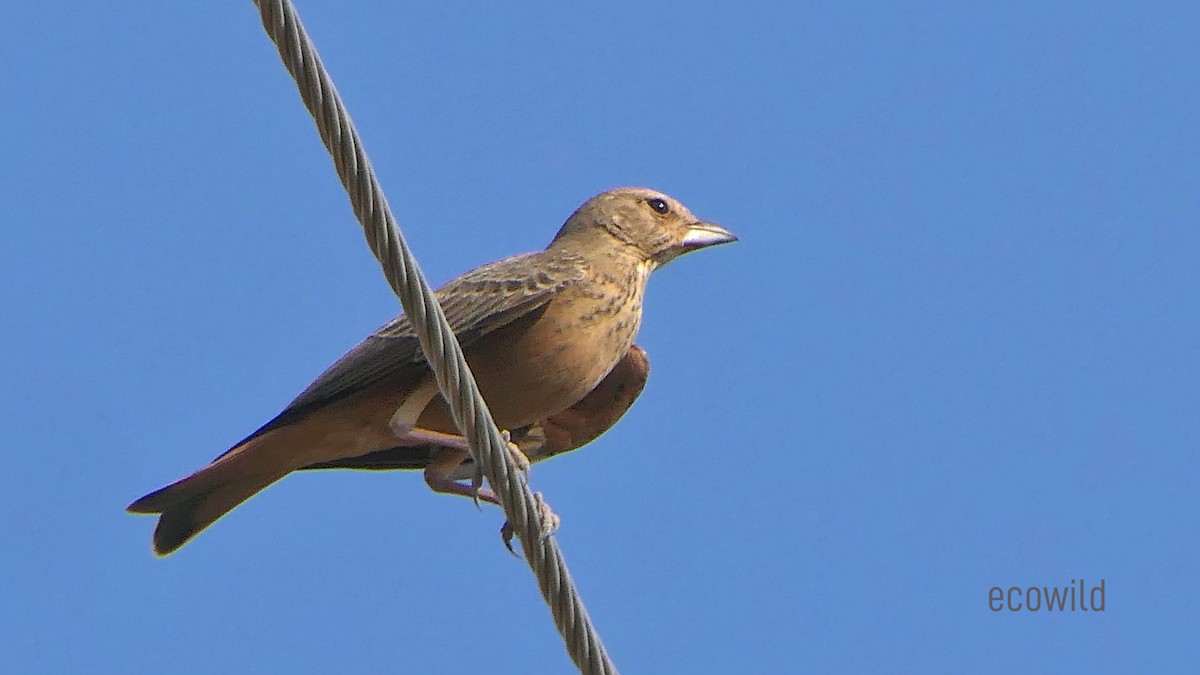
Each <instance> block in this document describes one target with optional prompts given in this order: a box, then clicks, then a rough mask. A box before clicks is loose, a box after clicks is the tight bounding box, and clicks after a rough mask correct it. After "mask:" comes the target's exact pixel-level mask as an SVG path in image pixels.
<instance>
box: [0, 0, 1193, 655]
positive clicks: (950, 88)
mask: <svg viewBox="0 0 1200 675" xmlns="http://www.w3.org/2000/svg"><path fill="white" fill-rule="evenodd" d="M334 5H335V3H317V2H303V3H301V5H300V11H301V13H302V16H303V17H304V19H305V22H306V24H307V25H308V28H309V30H310V31H311V33H312V34H313V36H314V38H315V40H316V41H317V44H318V46H319V48H320V50H321V53H322V56H323V58H324V60H325V62H326V64H327V65H328V66H329V68H330V69H331V70H332V72H333V74H334V77H335V79H336V81H337V84H338V87H339V89H340V90H341V92H342V94H343V96H344V98H345V99H346V101H347V103H348V105H349V106H350V108H351V110H352V113H353V115H354V118H355V120H356V122H357V123H358V125H359V128H360V131H361V132H362V135H363V137H364V139H365V141H366V143H367V147H368V150H369V152H370V154H371V156H372V158H373V160H374V162H375V165H376V168H377V169H378V172H379V175H380V177H381V179H382V181H383V183H384V185H385V186H386V187H387V189H388V195H389V197H390V199H391V201H392V204H393V207H394V209H395V212H396V214H397V216H398V217H399V219H400V221H401V224H402V226H403V227H404V230H405V233H406V235H407V236H408V238H409V241H410V243H411V244H412V246H413V248H414V250H415V251H416V253H417V255H418V257H419V259H420V260H421V262H422V264H423V266H424V269H425V271H426V273H427V274H428V276H429V277H430V279H431V281H433V282H434V283H441V282H444V281H446V280H448V279H450V278H451V277H453V276H454V275H456V274H458V273H460V272H462V271H464V270H466V269H468V268H471V267H474V266H476V265H478V264H481V263H484V262H487V261H489V260H493V259H496V258H499V257H502V256H505V255H509V254H514V253H519V252H524V251H528V250H535V249H538V248H541V247H542V246H544V245H545V243H546V242H547V241H548V240H549V238H550V237H551V235H552V234H553V233H554V232H555V230H556V229H557V227H558V226H559V225H560V224H561V222H562V220H563V219H564V218H565V217H566V216H567V215H568V214H570V212H571V211H572V210H573V209H574V208H575V207H576V206H577V205H578V204H579V203H581V202H582V201H583V200H584V199H586V198H587V197H589V196H591V195H592V194H594V193H596V192H599V191H601V190H604V189H607V188H610V187H615V186H619V185H646V186H651V187H655V188H658V189H661V190H663V191H666V192H668V193H669V194H671V195H673V196H675V197H677V198H679V199H680V200H682V201H683V202H684V203H685V204H687V205H689V206H690V207H691V208H692V210H693V211H694V212H696V213H697V214H699V215H701V216H703V217H706V218H708V219H711V220H714V221H717V222H720V223H722V224H724V225H726V226H728V227H729V228H730V229H732V230H734V231H735V232H737V233H738V234H739V235H740V236H741V238H742V240H741V242H739V243H738V244H736V245H733V246H727V247H722V248H719V249H714V250H712V251H705V252H702V253H699V254H696V255H694V256H689V257H688V258H685V259H683V260H680V261H678V262H677V263H675V264H673V265H671V267H669V268H668V269H666V270H664V271H663V272H661V273H659V274H656V275H655V278H654V279H652V281H651V285H650V290H649V294H648V298H647V308H646V309H647V313H646V318H645V321H644V325H643V329H642V332H641V335H640V336H639V343H640V344H642V345H643V346H645V348H646V349H647V350H648V351H649V353H650V358H651V361H652V363H653V374H652V376H651V381H650V384H649V386H648V388H647V389H646V391H645V393H644V395H643V396H642V398H641V399H640V400H639V401H638V403H637V405H636V406H635V407H634V409H633V410H632V411H631V412H630V414H629V415H628V416H627V417H626V418H625V419H624V420H623V421H622V422H621V423H620V424H619V425H618V426H617V428H616V429H614V430H613V431H612V432H611V433H609V434H608V435H606V436H604V437H603V438H602V439H600V440H599V441H597V442H596V443H595V444H593V445H592V446H590V447H588V448H585V449H583V450H581V451H579V452H577V453H574V454H572V455H568V456H565V457H561V458H557V459H555V460H553V461H551V462H548V463H544V464H540V465H538V466H536V467H535V469H534V472H533V481H534V487H535V488H536V489H540V490H542V491H544V492H545V494H546V495H547V497H548V499H549V501H550V503H551V504H552V505H553V506H554V507H555V509H556V510H557V512H558V513H559V514H560V515H561V516H562V518H563V528H562V531H561V533H560V535H559V542H560V543H561V545H562V547H563V549H564V551H565V553H566V555H567V559H568V561H569V562H570V565H571V568H572V571H573V573H574V574H575V577H576V579H577V581H578V582H579V584H580V587H581V589H582V592H583V594H584V598H585V599H586V601H587V603H588V606H589V608H590V610H591V612H592V615H593V617H594V619H595V621H596V623H597V625H598V626H599V628H600V630H601V633H602V635H603V637H604V639H605V642H606V644H607V645H608V647H609V648H610V650H611V652H612V654H613V656H614V658H615V660H616V662H617V664H618V665H619V666H620V667H621V668H622V669H623V670H624V671H625V672H629V673H669V672H681V673H682V672H713V673H717V672H780V673H782V672H795V671H799V670H804V671H809V672H872V671H873V672H895V671H908V672H921V673H928V672H954V673H957V672H971V671H974V672H1018V671H1019V672H1039V671H1041V672H1069V671H1080V672H1081V671H1084V670H1089V671H1094V672H1131V671H1140V672H1168V671H1172V670H1182V669H1183V668H1184V666H1185V665H1186V666H1190V667H1194V664H1195V663H1196V662H1197V661H1198V660H1200V648H1198V647H1197V644H1198V643H1197V641H1196V636H1197V634H1198V629H1200V609H1198V608H1200V599H1198V595H1200V583H1198V581H1197V574H1198V570H1200V541H1198V540H1200V537H1198V535H1200V509H1198V508H1197V483H1198V480H1200V463H1198V461H1197V446H1198V444H1200V415H1198V412H1200V354H1198V353H1197V350H1198V347H1200V301H1198V290H1200V264H1198V259H1200V131H1198V130H1200V123H1198V120H1200V117H1198V115H1200V78H1198V77H1197V73H1198V72H1200V10H1197V8H1196V5H1195V3H1185V2H1179V3H1132V2H1131V3H1105V2H1097V3H1071V4H1065V3H1047V2H1015V3H1014V2H1004V3H953V2H945V3H931V2H918V3H905V4H904V6H903V7H900V6H899V5H898V4H891V3H770V4H766V3H762V4H753V3H752V4H748V5H747V4H743V5H741V6H736V7H735V6H732V5H731V4H730V3H707V2H705V3H684V2H678V3H667V2H636V3H635V2H624V3H605V4H604V6H603V7H592V8H583V7H567V6H564V5H563V4H562V3H541V4H540V5H539V6H536V7H534V6H515V5H511V4H504V3H502V4H495V5H482V4H481V3H424V4H418V3H392V2H388V3H384V2H347V3H336V8H335V6H334ZM0 57H2V58H3V60H4V62H5V63H6V64H7V66H6V67H5V72H4V74H3V76H2V81H3V83H4V98H5V104H4V106H3V107H2V108H0V116H2V117H3V122H4V123H3V125H2V129H3V131H0V135H2V136H3V139H4V142H3V148H4V161H3V162H0V174H2V175H0V208H2V213H3V219H4V237H3V241H4V246H3V250H4V255H3V265H0V288H2V289H3V292H2V293H0V298H2V299H0V302H2V303H3V305H4V307H3V314H4V316H5V317H6V319H5V320H4V321H3V322H2V324H3V326H2V327H0V353H2V354H3V357H0V376H2V378H3V382H4V386H3V387H2V388H0V409H2V410H3V417H4V423H3V425H4V429H5V430H6V433H5V440H4V457H5V459H6V466H5V471H3V472H2V473H0V542H3V544H2V545H0V598H2V600H0V624H2V625H3V628H2V629H0V670H3V671H5V672H14V673H15V672H48V673H58V672H62V673H66V672H71V673H79V672H88V673H138V672H151V671H154V670H159V671H163V672H171V673H211V672H218V671H220V672H255V673H332V672H389V671H390V672H455V671H461V672H485V671H486V672H489V673H540V672H563V671H566V670H568V669H569V667H570V666H569V661H568V660H567V658H566V656H565V652H564V650H563V648H562V646H561V645H560V642H559V638H558V635H557V634H556V633H555V631H554V628H553V625H552V622H551V620H550V617H549V613H548V611H547V610H546V609H545V607H544V606H543V605H542V602H541V599H540V597H539V596H538V594H537V592H536V590H535V586H534V582H533V578H532V576H531V575H530V574H529V572H528V570H527V568H526V567H525V566H524V564H522V563H521V562H518V561H515V560H513V559H512V558H511V557H509V555H508V553H507V552H506V551H505V550H504V549H503V547H502V546H501V545H500V541H499V538H498V535H497V531H498V529H499V527H500V524H501V522H502V520H503V518H502V516H501V514H500V512H499V511H498V510H496V509H485V511H484V512H483V513H482V514H480V513H479V512H477V511H476V510H475V509H474V508H473V507H472V506H471V504H470V502H468V501H466V500H463V499H457V498H451V497H445V496H437V495H433V494H431V493H430V492H429V491H428V490H427V489H426V488H425V486H424V484H423V483H422V481H421V478H420V476H419V475H416V474H408V473H396V474H353V473H345V472H343V473H325V474H305V475H299V476H292V477H289V478H287V479H286V480H284V481H282V482H281V483H279V484H277V485H275V486H273V487H271V488H270V489H269V490H267V491H266V492H264V493H262V494H261V495H259V496H258V497H256V498H254V499H253V500H252V501H251V502H249V503H248V504H246V505H245V506H243V507H242V508H239V509H238V510H237V511H235V512H234V513H233V514H232V515H231V516H230V517H228V518H226V519H225V520H223V521H221V522H220V523H219V524H218V525H217V526H215V527H213V528H212V529H211V530H209V531H207V532H205V533H204V534H203V535H202V536H200V537H199V538H198V539H196V540H195V541H194V542H192V543H191V544H190V545H188V546H187V547H185V548H184V549H183V550H182V551H180V552H179V553H178V554H176V555H174V556H172V557H170V558H168V559H165V560H159V559H156V558H154V557H153V556H152V555H151V553H150V533H151V530H152V529H153V524H154V521H153V519H151V518H146V517H142V518H138V517H134V516H129V515H126V514H125V513H123V508H124V506H125V505H126V504H127V503H128V502H129V501H130V500H132V499H133V498H135V497H138V496H140V495H141V494H143V493H145V492H147V491H149V490H151V489H153V488H157V487H159V486H161V485H163V484H165V483H167V482H169V481H171V480H174V479H176V478H178V477H180V476H182V475H184V474H186V473H188V472H190V471H192V470H194V469H196V468H198V467H199V466H201V465H202V464H204V463H205V462H207V461H209V460H210V459H212V458H213V457H214V456H216V455H217V454H218V453H220V452H222V451H223V450H225V449H226V448H227V447H228V446H229V445H230V444H231V443H233V442H235V441H236V440H238V439H240V438H241V437H243V436H244V435H245V434H247V433H248V432H249V431H251V430H253V429H254V428H256V427H257V426H258V425H259V424H261V423H262V422H264V421H265V420H267V419H269V418H270V417H272V416H273V415H274V414H275V413H277V412H278V411H279V410H280V408H281V407H282V406H283V405H285V404H286V403H287V402H288V401H289V400H290V399H291V398H292V397H293V396H294V395H295V394H296V393H298V392H299V391H300V390H301V389H303V388H304V387H305V386H306V385H307V384H308V383H309V382H310V381H311V379H312V378H313V377H315V376H316V375H317V374H318V373H320V371H321V370H322V369H323V368H324V367H325V366H326V365H328V364H329V363H331V362H332V361H333V360H335V359H336V358H337V357H338V356H340V355H341V354H342V353H343V352H344V351H345V350H346V349H348V348H349V347H351V346H353V345H354V344H355V343H356V342H357V341H358V340H359V339H361V338H362V337H364V336H365V335H367V334H368V333H369V332H370V331H371V330H373V329H374V328H375V327H377V326H378V325H379V324H381V323H383V322H384V321H385V320H386V319H388V318H389V317H391V316H392V315H393V314H394V313H396V312H397V307H398V304H397V302H396V300H395V299H394V298H393V297H392V296H391V295H390V292H389V290H388V289H387V286H386V284H385V283H384V281H383V278H382V276H381V274H380V272H379V271H378V268H377V266H376V264H375V262H374V260H373V259H372V258H371V256H370V254H369V253H368V251H367V248H366V245H365V243H364V241H363V238H362V235H361V233H360V231H359V228H358V225H357V224H356V223H355V222H354V220H353V217H352V215H351V213H350V209H349V206H348V203H347V200H346V197H345V196H344V194H343V193H342V190H341V188H340V186H339V185H338V183H337V181H336V179H335V177H334V175H333V171H332V167H331V164H330V161H329V159H328V158H327V156H326V155H325V152H324V150H323V149H322V148H321V146H320V144H319V141H318V139H317V137H316V134H315V131H314V128H313V125H312V122H311V121H310V119H309V117H308V115H307V113H306V112H305V111H304V110H303V108H302V106H301V104H300V102H299V99H298V96H297V95H296V93H295V91H294V89H293V85H292V83H291V81H290V79H289V78H288V77H287V75H286V73H285V72H284V69H283V67H282V65H281V64H280V63H279V61H278V58H277V56H276V54H275V51H274V48H273V46H272V45H271V44H270V43H269V42H268V40H267V38H266V36H265V34H264V33H263V32H262V28H261V26H260V25H259V22H258V18H257V15H256V11H255V9H254V7H253V5H252V4H251V3H250V2H245V3H234V4H233V5H232V6H228V5H212V4H206V3H192V4H190V5H189V4H187V3H183V4H180V3H152V2H141V3H120V4H115V5H114V4H106V5H103V6H88V5H84V6H76V7H70V8H68V7H65V6H59V5H33V4H24V5H21V4H17V5H13V6H12V7H10V8H9V9H8V11H7V12H6V18H5V21H4V22H3V25H2V26H0ZM1080 578H1083V579H1085V580H1086V582H1087V584H1088V585H1089V587H1090V586H1091V585H1093V584H1096V583H1098V582H1099V580H1100V579H1104V580H1105V584H1106V585H1105V588H1106V591H1105V598H1106V604H1105V611H1104V612H1087V613H1084V612H1080V611H1076V612H1074V613H1071V612H1066V613H1053V614H1051V613H1047V612H1045V611H1040V612H1036V613H1031V612H1029V611H1020V612H1011V611H1008V610H1007V609H1006V610H1004V611H1001V612H993V611H991V610H990V609H989V606H988V591H989V588H991V587H992V586H1001V587H1004V588H1007V587H1010V586H1014V585H1015V586H1019V587H1022V588H1027V587H1029V586H1039V587H1040V586H1063V585H1066V584H1068V583H1069V582H1070V580H1072V579H1076V580H1078V579H1080Z"/></svg>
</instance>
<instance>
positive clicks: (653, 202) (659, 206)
mask: <svg viewBox="0 0 1200 675" xmlns="http://www.w3.org/2000/svg"><path fill="white" fill-rule="evenodd" d="M646 203H647V204H649V205H650V208H652V209H654V211H655V212H656V213H659V214H666V212H667V211H670V210H671V207H670V206H667V202H665V201H664V200H662V199H658V198H655V199H648V200H646Z"/></svg>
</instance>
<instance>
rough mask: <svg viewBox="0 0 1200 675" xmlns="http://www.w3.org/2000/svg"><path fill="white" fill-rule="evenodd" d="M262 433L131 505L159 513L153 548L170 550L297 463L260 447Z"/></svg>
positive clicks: (133, 509)
mask: <svg viewBox="0 0 1200 675" xmlns="http://www.w3.org/2000/svg"><path fill="white" fill-rule="evenodd" d="M265 440H266V439H265V438H263V437H260V438H258V439H254V440H252V441H250V442H249V443H246V444H245V445H243V446H241V447H238V448H235V449H234V450H233V451H231V452H230V453H227V454H226V455H223V456H222V457H221V458H219V459H218V460H217V461H215V462H213V463H212V464H209V465H208V466H206V467H204V468H203V469H200V470H199V471H197V472H196V473H194V474H192V475H190V476H188V477H187V478H184V479H182V480H179V481H176V482H174V483H172V484H170V485H168V486H166V487H164V488H162V489H159V490H155V491H154V492H151V493H150V494H148V495H146V496H145V497H142V498H141V499H138V500H137V501H135V502H133V503H132V504H130V505H129V506H128V507H127V508H126V510H127V511H129V512H130V513H151V514H153V513H157V514H161V515H160V516H159V519H158V527H156V528H155V530H154V552H155V553H157V554H158V555H160V556H161V555H167V554H169V553H172V552H174V551H175V550H176V549H178V548H179V547H180V546H183V545H184V544H186V543H187V542H188V541H189V540H190V539H191V538H192V537H194V536H196V535H197V534H199V533H200V532H201V531H202V530H204V529H205V528H206V527H208V526H209V525H212V524H213V523H215V522H216V521H217V520H218V519H220V518H221V517H222V516H224V515H225V514H226V513H229V512H230V511H232V510H233V509H234V508H236V507H237V506H238V505H240V504H241V503H242V502H244V501H246V500H247V499H250V498H251V497H253V496H254V495H256V494H258V493H259V492H260V491H261V490H263V488H266V487H267V486H268V485H270V484H272V483H274V482H275V481H277V480H279V479H280V478H283V477H284V476H286V475H287V474H288V473H290V472H291V471H292V469H293V467H292V466H291V465H290V464H284V463H281V462H278V461H273V460H275V459H277V458H275V457H272V456H271V455H273V454H275V453H271V452H262V451H261V450H266V449H267V448H257V449H258V450H260V451H258V452H255V451H253V450H255V449H256V448H254V447H251V446H257V445H259V444H260V443H262V442H263V441H265Z"/></svg>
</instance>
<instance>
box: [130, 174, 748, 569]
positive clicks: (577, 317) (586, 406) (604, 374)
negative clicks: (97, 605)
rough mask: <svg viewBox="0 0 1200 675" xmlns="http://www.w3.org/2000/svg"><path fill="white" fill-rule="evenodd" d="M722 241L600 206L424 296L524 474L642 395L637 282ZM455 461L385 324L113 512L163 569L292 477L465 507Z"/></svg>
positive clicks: (726, 237)
mask: <svg viewBox="0 0 1200 675" xmlns="http://www.w3.org/2000/svg"><path fill="white" fill-rule="evenodd" d="M735 239H736V237H734V236H733V234H732V233H730V232H729V231H728V230H725V229H724V228H722V227H720V226H717V225H714V224H712V223H707V222H702V221H699V220H697V219H696V218H695V217H694V216H692V214H691V213H690V212H689V211H688V210H687V209H686V208H684V206H683V205H682V204H680V203H678V202H677V201H675V200H673V199H671V198H670V197H668V196H666V195H663V194H661V193H658V192H654V191H652V190H647V189H642V188H623V189H619V190H612V191H609V192H605V193H603V194H600V195H597V196H596V197H593V198H592V199H590V200H588V201H587V202H586V203H584V205H583V206H581V207H580V208H579V209H578V210H577V211H576V212H575V213H574V214H573V215H572V216H571V217H570V218H569V219H568V220H567V222H566V223H565V224H564V225H563V227H562V229H561V230H559V232H558V234H557V235H556V236H555V237H554V240H553V241H552V242H551V243H550V246H549V247H547V248H546V250H545V251H542V252H540V253H530V254H526V255H520V256H515V257H512V258H507V259H505V260H501V261H498V262H494V263H491V264H488V265H484V266H483V267H480V268H477V269H475V270H472V271H471V272H468V273H466V274H464V275H462V276H460V277H458V278H457V279H454V280H453V281H451V282H449V283H448V284H446V285H445V286H443V287H442V288H441V289H439V290H438V292H437V296H438V301H439V302H440V303H441V305H442V308H443V310H444V311H445V314H446V318H447V320H448V321H449V322H450V325H451V327H452V328H453V329H454V332H455V335H456V336H457V337H458V339H459V341H460V343H461V344H462V347H463V352H464V354H465V355H466V358H467V362H468V364H469V365H470V366H471V370H472V372H473V373H474V375H475V378H476V381H477V382H478V383H479V388H480V390H481V392H482V393H483V396H484V399H485V400H486V401H487V402H488V407H489V408H490V409H491V411H492V415H493V417H494V418H495V420H496V423H497V424H498V425H499V426H500V428H502V429H510V430H513V440H514V443H515V445H516V446H517V447H518V448H520V450H521V451H522V452H524V453H525V454H526V455H527V456H528V458H529V459H530V460H531V461H539V460H541V459H545V458H546V457H549V456H552V455H554V454H558V453H561V452H566V451H568V450H573V449H575V448H577V447H579V446H581V445H583V444H585V443H587V442H589V441H591V440H592V439H594V438H595V437H597V436H599V435H600V434H601V433H603V432H604V431H605V430H607V429H608V428H609V427H610V426H612V424H613V423H615V422H616V421H617V419H618V418H620V416H621V415H622V414H624V412H625V410H626V409H628V407H629V406H630V405H631V404H632V403H633V400H634V399H635V398H637V395H638V394H639V393H640V392H641V389H642V387H643V386H644V384H645V381H646V376H647V375H648V372H649V369H648V368H649V364H648V361H647V360H646V356H645V352H644V351H643V350H642V349H641V348H639V347H636V346H634V345H633V338H634V336H635V334H636V333H637V330H638V327H639V326H640V324H641V316H642V295H643V293H644V291H645V288H646V279H647V277H648V276H649V274H650V272H651V271H652V270H653V269H655V268H656V267H659V266H662V265H664V264H666V263H667V262H669V261H670V260H672V259H674V258H675V257H677V256H679V255H681V254H683V253H687V252H688V251H692V250H696V249H699V248H704V247H707V246H712V245H715V244H721V243H725V242H729V241H734V240H735ZM469 461H470V459H469V454H468V453H467V451H466V448H465V443H464V442H463V439H462V438H461V437H460V436H458V430H457V429H456V427H455V425H454V422H453V420H452V418H451V415H450V411H449V407H448V406H447V405H446V403H445V401H443V400H442V398H441V396H440V395H439V394H438V390H437V384H436V382H434V379H433V375H432V373H431V371H430V369H429V367H428V365H427V364H426V362H425V360H424V357H423V356H422V354H421V349H420V346H419V345H418V343H417V339H416V336H415V334H414V332H413V329H412V326H411V325H410V324H409V322H408V319H407V317H405V316H400V317H398V318H396V319H394V320H393V321H391V322H389V323H388V324H386V325H385V326H383V327H382V328H380V329H379V330H378V331H377V332H376V333H375V334H373V335H372V336H371V337H368V338H367V339H366V340H364V341H363V342H362V343H360V344H359V345H358V346H357V347H355V348H354V349H352V350H351V351H350V352H349V353H348V354H346V355H345V356H344V357H342V358H341V359H340V360H339V361H338V362H337V363H335V364H333V366H331V367H330V368H329V369H328V370H326V371H325V372H324V373H323V374H322V375H321V376H320V377H319V378H317V380H316V382H314V383H313V384H312V385H311V386H309V387H308V389H306V390H305V391H304V392H303V393H301V394H300V396H298V397H297V398H296V400H294V401H292V403H291V404H289V405H288V407H287V408H286V409H285V410H284V411H283V412H282V413H280V414H279V415H278V416H277V417H275V419H273V420H271V421H270V422H268V423H267V424H265V425H264V426H263V427H262V428H260V429H259V430H258V431H255V432H254V433H253V434H251V435H250V436H249V437H247V438H246V439H245V440H243V441H241V442H240V443H238V444H237V445H235V446H234V447H233V448H231V449H230V450H228V451H227V452H225V453H224V454H223V455H221V456H220V457H218V458H217V459H216V460H214V461H213V462H212V463H211V464H209V465H208V466H206V467H204V468H203V469H200V470H199V471H197V472H196V473H193V474H192V475H190V476H188V477H186V478H184V479H182V480H180V481H178V482H175V483H172V484H171V485H168V486H166V487H164V488H162V489H160V490H157V491H155V492H152V493H150V494H148V495H146V496H145V497H142V498H141V499H138V500H137V501H135V502H134V503H133V504H130V505H129V509H128V510H129V511H130V512H132V513H157V514H161V516H160V518H159V522H158V527H157V528H156V530H155V532H154V550H155V551H156V552H157V553H159V554H160V555H165V554H167V553H170V552H172V551H174V550H176V549H177V548H179V547H180V546H182V545H183V544H184V543H186V542H187V541H188V540H189V539H191V538H192V537H193V536H195V535H196V534H197V533H198V532H200V531H201V530H203V529H204V528H206V527H208V526H209V525H211V524H212V523H213V522H214V521H216V520H217V519H218V518H220V517H221V516H223V515H224V514H226V513H228V512H229V511H230V510H232V509H233V508H234V507H236V506H238V505H239V504H241V503H242V502H243V501H245V500H247V499H249V498H250V497H252V496H253V495H254V494H256V493H257V492H259V491H260V490H262V489H263V488H265V487H267V486H268V485H270V484H271V483H273V482H275V481H277V480H279V479H280V478H283V477H284V476H286V475H287V474H289V473H291V472H292V471H296V470H300V469H317V468H352V469H396V468H413V469H416V468H421V469H424V470H425V478H426V482H427V483H429V485H430V487H432V488H433V489H434V490H436V491H439V492H447V493H453V494H464V495H470V494H472V493H473V489H472V487H471V486H470V485H468V484H464V483H460V482H458V481H459V480H461V479H462V478H464V477H465V476H467V475H468V474H469V471H468V470H467V469H466V465H467V463H469ZM479 496H480V498H482V499H485V500H487V501H492V502H496V501H497V500H496V498H495V495H493V494H491V493H490V492H489V491H488V490H486V489H482V490H480V492H479Z"/></svg>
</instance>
